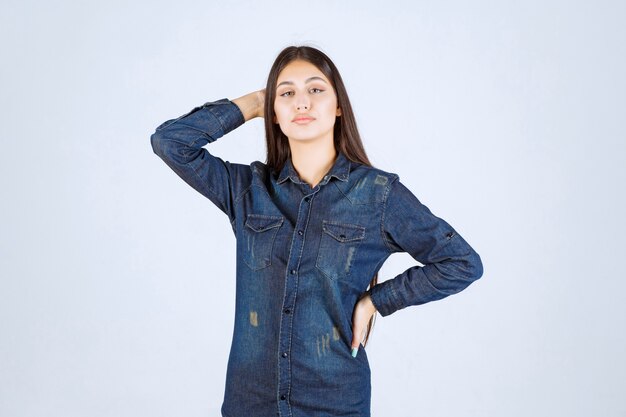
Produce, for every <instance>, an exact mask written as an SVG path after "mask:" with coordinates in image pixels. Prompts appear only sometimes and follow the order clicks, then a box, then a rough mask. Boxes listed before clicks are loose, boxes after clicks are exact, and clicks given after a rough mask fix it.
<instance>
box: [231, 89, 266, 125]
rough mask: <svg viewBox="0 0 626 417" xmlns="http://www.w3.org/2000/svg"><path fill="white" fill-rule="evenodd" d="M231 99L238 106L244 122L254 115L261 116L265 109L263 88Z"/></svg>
mask: <svg viewBox="0 0 626 417" xmlns="http://www.w3.org/2000/svg"><path fill="white" fill-rule="evenodd" d="M231 101H232V102H233V103H235V104H236V105H237V106H238V107H239V109H240V110H241V113H243V117H244V119H245V121H246V122H247V121H248V120H250V119H254V118H255V117H263V114H264V109H265V89H262V90H258V91H253V92H252V93H248V94H246V95H244V96H241V97H239V98H236V99H234V100H231Z"/></svg>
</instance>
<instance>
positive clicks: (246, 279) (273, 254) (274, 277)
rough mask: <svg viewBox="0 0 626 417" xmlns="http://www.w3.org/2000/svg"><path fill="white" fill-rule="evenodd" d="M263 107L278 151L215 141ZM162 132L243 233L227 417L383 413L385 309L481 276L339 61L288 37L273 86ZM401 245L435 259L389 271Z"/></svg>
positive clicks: (167, 151)
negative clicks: (376, 346) (383, 143)
mask: <svg viewBox="0 0 626 417" xmlns="http://www.w3.org/2000/svg"><path fill="white" fill-rule="evenodd" d="M256 117H263V118H264V121H265V133H266V137H265V140H266V146H267V158H266V161H265V163H263V162H260V161H254V162H252V163H250V164H249V165H245V164H238V163H232V162H229V161H225V160H223V159H221V158H220V157H218V156H215V155H212V154H211V153H209V152H208V151H207V150H206V149H205V148H203V146H205V145H206V144H207V143H212V142H213V141H215V140H217V139H219V138H221V137H222V136H224V135H226V134H227V133H228V132H230V131H232V130H233V129H235V128H237V127H239V126H240V125H242V124H243V123H244V122H246V121H248V120H251V119H254V118H256ZM151 144H152V149H153V150H154V152H155V153H156V154H157V155H158V156H159V157H161V158H162V159H163V161H165V163H166V164H167V165H168V166H169V167H170V168H171V169H172V170H174V172H176V174H178V175H179V176H180V177H181V178H182V179H183V180H185V181H186V182H187V183H188V184H189V185H190V186H192V187H193V188H194V189H196V190H197V191H198V192H200V193H202V194H203V195H204V196H206V197H207V198H208V199H209V200H211V201H212V202H213V203H214V204H215V205H216V206H217V207H219V209H220V210H221V211H223V212H224V213H225V214H226V215H227V216H228V219H229V220H230V224H231V226H232V229H233V233H234V234H235V236H236V242H237V264H236V275H237V277H236V279H237V283H236V303H235V304H236V306H235V309H236V310H235V311H236V314H235V325H234V332H233V339H232V345H231V350H230V355H229V360H228V368H227V375H226V390H225V395H224V402H223V404H222V408H221V413H222V416H224V417H269V416H293V417H313V416H315V417H331V416H354V417H365V416H370V397H371V386H370V368H369V363H368V359H367V354H366V351H365V345H366V344H367V337H369V333H370V330H371V327H372V323H373V319H374V316H375V313H376V311H378V312H379V313H380V314H381V315H382V316H388V315H390V314H392V313H393V312H395V311H397V310H400V309H403V308H405V307H408V306H412V305H419V304H424V303H427V302H430V301H434V300H439V299H441V298H444V297H447V296H449V295H451V294H455V293H457V292H459V291H461V290H463V289H464V288H466V287H467V286H468V285H470V284H471V283H472V282H473V281H475V280H477V279H478V278H480V277H481V276H482V273H483V268H482V262H481V259H480V257H479V255H478V254H477V253H476V251H475V250H474V249H472V247H471V246H470V245H469V244H468V243H467V242H466V241H465V240H464V239H463V238H462V237H461V235H460V234H459V233H458V232H457V231H456V230H455V229H454V228H453V227H452V226H450V224H448V223H447V222H446V221H445V220H443V219H441V218H439V217H437V216H435V215H434V214H433V213H432V212H431V211H430V210H429V209H428V208H427V207H426V206H425V205H424V204H422V203H421V202H420V201H419V200H418V199H417V198H416V197H415V196H414V195H413V194H412V193H411V191H409V190H408V189H407V188H406V187H405V186H404V185H403V184H402V183H401V182H400V180H399V177H398V175H397V174H395V173H391V172H386V171H383V170H381V169H378V168H374V167H373V166H372V165H371V164H370V163H369V160H368V158H367V156H366V153H365V150H364V149H363V144H362V142H361V139H360V136H359V133H358V130H357V126H356V122H355V118H354V114H353V112H352V108H351V106H350V101H349V99H348V94H347V92H346V89H345V86H344V84H343V81H342V79H341V76H340V75H339V71H338V70H337V68H336V66H335V65H334V64H333V62H332V61H331V60H330V59H329V58H328V56H326V55H325V54H324V53H323V52H321V51H319V50H318V49H315V48H312V47H308V46H299V47H296V46H290V47H288V48H285V49H284V50H283V51H282V52H280V54H279V55H278V57H277V58H276V60H275V62H274V64H273V66H272V68H271V71H270V74H269V77H268V80H267V85H266V87H265V88H264V89H262V90H259V91H255V92H253V93H250V94H247V95H244V96H242V97H239V98H237V99H234V100H229V99H227V98H223V99H220V100H216V101H210V102H207V103H205V104H203V105H201V106H198V107H195V108H193V109H192V110H191V111H189V112H188V113H186V114H183V115H182V116H180V117H178V118H175V119H171V120H167V121H166V122H164V123H162V124H161V125H159V126H158V127H157V128H156V131H155V133H154V134H153V135H152V136H151ZM395 252H407V253H409V254H410V255H411V256H412V257H413V258H415V259H416V260H417V261H419V262H420V263H421V264H423V265H424V266H418V265H416V266H413V267H411V268H409V269H407V270H406V271H404V272H402V273H400V274H398V275H397V276H395V277H394V278H392V279H388V280H386V281H384V282H382V283H380V284H379V283H378V282H377V272H378V270H379V269H380V267H381V266H382V265H383V263H384V262H385V260H386V259H387V258H388V257H389V255H391V254H392V253H395ZM216 261H218V260H217V259H216ZM364 334H366V336H367V337H366V339H365V342H364V344H362V343H361V342H362V341H363V336H364Z"/></svg>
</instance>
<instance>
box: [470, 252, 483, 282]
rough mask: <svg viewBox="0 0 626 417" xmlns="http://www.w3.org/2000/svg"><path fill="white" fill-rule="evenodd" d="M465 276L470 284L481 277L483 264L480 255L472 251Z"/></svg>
mask: <svg viewBox="0 0 626 417" xmlns="http://www.w3.org/2000/svg"><path fill="white" fill-rule="evenodd" d="M467 276H468V279H469V281H471V282H474V281H476V280H478V279H480V278H481V277H482V276H483V262H482V260H481V258H480V255H479V254H478V253H477V252H476V251H474V250H473V251H472V255H471V256H470V258H469V261H468V267H467Z"/></svg>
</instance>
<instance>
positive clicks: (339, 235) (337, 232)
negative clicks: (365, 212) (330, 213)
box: [322, 220, 365, 242]
mask: <svg viewBox="0 0 626 417" xmlns="http://www.w3.org/2000/svg"><path fill="white" fill-rule="evenodd" d="M322 230H323V231H324V232H325V233H327V234H329V235H330V236H332V237H333V238H334V239H336V240H338V241H339V242H350V241H353V240H360V239H363V237H364V236H365V227H363V226H359V225H357V224H348V223H341V224H339V223H330V222H328V221H325V220H324V221H323V223H322Z"/></svg>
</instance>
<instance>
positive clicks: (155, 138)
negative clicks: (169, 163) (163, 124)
mask: <svg viewBox="0 0 626 417" xmlns="http://www.w3.org/2000/svg"><path fill="white" fill-rule="evenodd" d="M150 145H151V146H152V152H154V153H155V154H157V155H159V156H162V155H163V137H162V136H161V134H160V133H159V132H154V133H153V134H152V135H150Z"/></svg>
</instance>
